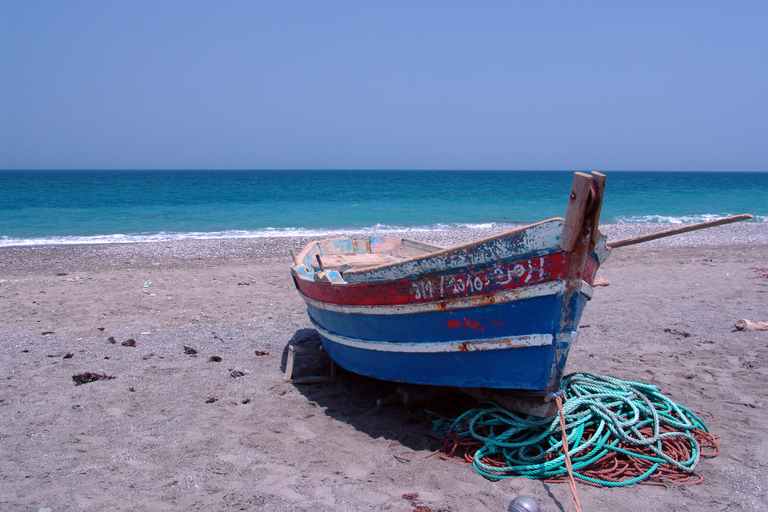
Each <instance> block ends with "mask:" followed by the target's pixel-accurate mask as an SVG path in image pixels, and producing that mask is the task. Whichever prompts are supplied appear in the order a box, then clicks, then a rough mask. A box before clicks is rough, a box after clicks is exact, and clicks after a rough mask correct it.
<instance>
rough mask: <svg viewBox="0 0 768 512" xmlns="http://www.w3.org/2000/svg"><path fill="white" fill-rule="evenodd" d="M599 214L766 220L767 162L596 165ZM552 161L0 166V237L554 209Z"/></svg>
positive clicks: (4, 241)
mask: <svg viewBox="0 0 768 512" xmlns="http://www.w3.org/2000/svg"><path fill="white" fill-rule="evenodd" d="M606 174H607V176H608V179H607V185H606V195H605V200H604V206H603V210H602V218H601V220H602V222H662V223H679V222H694V221H703V220H712V219H716V218H720V217H724V216H727V215H732V214H738V213H752V214H754V215H755V216H756V217H757V220H758V221H762V222H766V221H768V199H766V198H768V173H735V172H734V173H731V172H729V173H703V172H702V173H698V172H629V171H626V172H607V173H606ZM572 177H573V173H572V172H560V171H547V172H545V171H0V191H2V192H0V247H3V246H5V247H8V246H18V245H47V244H67V243H72V244H75V243H107V242H112V243H114V242H135V241H145V240H165V239H179V238H212V237H254V236H281V235H313V234H317V235H320V234H327V233H331V232H333V231H336V230H345V231H383V230H419V229H456V228H460V227H488V226H490V225H507V224H516V223H528V222H535V221H539V220H543V219H546V218H550V217H556V216H563V215H564V214H565V207H566V204H567V199H568V192H569V191H570V184H571V180H572Z"/></svg>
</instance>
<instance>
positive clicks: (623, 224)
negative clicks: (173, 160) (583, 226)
mask: <svg viewBox="0 0 768 512" xmlns="http://www.w3.org/2000/svg"><path fill="white" fill-rule="evenodd" d="M723 217H725V216H722V215H720V216H718V215H697V216H690V217H664V216H643V217H631V218H627V219H619V220H618V221H617V222H615V223H606V224H601V225H600V226H601V229H603V228H605V229H607V230H608V231H610V232H611V234H615V233H616V231H617V230H618V231H621V232H623V233H624V232H626V233H630V232H631V233H637V234H645V233H648V232H653V231H659V230H661V229H667V227H665V226H669V225H670V224H674V225H679V224H690V223H695V222H705V221H710V220H717V219H721V218H723ZM767 223H768V216H758V217H757V218H756V219H754V220H753V221H747V222H746V224H749V225H753V226H755V227H756V229H757V232H760V233H765V232H766V230H765V229H763V228H757V226H762V227H765V226H768V224H767ZM739 224H744V223H739ZM521 225H523V224H522V223H495V222H490V223H482V224H471V223H457V224H435V225H432V226H391V225H386V224H376V225H375V226H369V227H363V228H336V229H316V228H312V229H310V228H264V229H258V230H251V231H249V230H230V231H212V232H187V233H169V232H159V233H136V234H113V235H93V236H54V237H40V238H14V237H7V236H3V237H0V248H10V247H51V246H76V245H115V244H137V243H149V242H169V241H182V240H222V239H261V238H328V237H334V236H350V235H363V236H365V235H374V234H381V233H387V234H409V233H410V234H411V236H414V237H417V238H420V237H419V236H418V234H419V233H421V234H428V233H435V234H439V233H442V234H445V235H448V236H450V234H451V233H454V234H458V233H460V232H464V233H467V234H468V235H469V236H462V237H461V238H462V239H463V238H467V239H476V238H482V237H484V236H490V235H491V234H493V233H498V232H502V231H506V230H509V229H513V228H515V227H518V226H521ZM762 238H763V237H762V236H760V235H758V239H762ZM750 240H752V239H750Z"/></svg>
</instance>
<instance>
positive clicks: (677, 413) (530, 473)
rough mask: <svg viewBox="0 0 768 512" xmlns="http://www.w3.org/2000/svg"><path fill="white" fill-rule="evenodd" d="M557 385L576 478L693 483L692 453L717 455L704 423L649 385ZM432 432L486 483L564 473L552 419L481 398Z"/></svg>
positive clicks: (599, 381)
mask: <svg viewBox="0 0 768 512" xmlns="http://www.w3.org/2000/svg"><path fill="white" fill-rule="evenodd" d="M561 387H562V391H563V393H564V395H565V400H564V402H563V406H562V408H563V417H564V418H565V425H566V426H565V432H566V439H567V443H566V446H567V447H568V448H567V453H568V456H569V457H570V459H571V464H572V468H573V475H574V478H575V479H576V480H579V481H582V482H584V483H588V484H591V485H597V486H611V487H618V486H625V485H631V484H634V483H646V484H656V485H667V484H671V485H686V484H693V483H699V482H701V475H699V474H698V473H696V472H695V468H696V465H697V464H698V462H699V460H700V458H701V457H702V456H704V457H714V456H716V455H717V453H718V448H717V444H716V442H715V437H714V436H712V435H711V434H709V431H708V430H707V427H706V425H704V422H703V421H701V419H699V417H698V416H697V415H696V414H694V413H693V412H692V411H690V410H689V409H687V408H686V407H683V406H682V405H679V404H676V403H674V402H672V401H671V400H669V399H668V398H667V397H665V396H664V395H663V394H661V393H660V391H659V388H658V387H656V386H654V385H651V384H646V383H643V382H634V381H625V380H620V379H615V378H613V377H607V376H597V375H593V374H590V373H574V374H571V375H569V376H567V377H565V379H564V380H563V382H562V385H561ZM432 414H434V413H432ZM432 431H433V433H434V434H435V435H438V436H440V437H443V438H444V439H445V444H444V447H443V450H442V453H441V456H442V457H443V458H448V459H456V458H463V460H466V461H467V462H471V463H472V465H473V467H474V468H475V470H476V471H477V472H478V473H480V474H481V475H483V476H484V477H486V478H488V479H490V480H501V479H503V478H508V477H511V476H524V477H528V478H536V479H546V480H550V481H566V480H567V478H568V475H567V469H566V462H565V459H566V457H565V455H564V453H563V438H562V429H561V427H560V424H559V420H558V418H539V417H536V416H529V415H519V414H516V413H513V412H511V411H508V410H506V409H503V408H501V407H499V406H498V405H497V404H495V403H493V402H484V403H483V405H481V406H480V407H476V408H473V409H470V410H468V411H466V412H464V413H463V414H461V415H459V416H458V417H457V418H455V419H448V418H445V417H438V418H437V419H435V420H434V422H433V428H432ZM462 452H463V457H461V456H459V455H457V454H460V453H462Z"/></svg>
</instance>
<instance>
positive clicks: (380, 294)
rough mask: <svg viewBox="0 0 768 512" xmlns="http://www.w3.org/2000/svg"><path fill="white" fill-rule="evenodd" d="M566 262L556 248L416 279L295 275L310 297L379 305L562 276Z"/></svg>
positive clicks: (457, 296) (451, 296)
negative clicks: (329, 279) (338, 280)
mask: <svg viewBox="0 0 768 512" xmlns="http://www.w3.org/2000/svg"><path fill="white" fill-rule="evenodd" d="M569 263H570V255H569V254H567V253H561V252H558V253H554V254H550V255H547V256H542V257H538V258H531V259H526V260H521V261H515V262H512V263H506V264H502V265H493V266H483V267H479V268H477V269H476V270H471V269H465V270H464V271H461V272H452V273H450V274H440V275H433V276H430V277H424V278H421V279H416V280H411V279H401V280H399V281H389V282H383V283H345V284H332V283H323V282H318V281H309V280H307V279H302V278H301V277H300V276H299V275H295V276H294V277H295V280H296V283H297V286H298V288H299V291H301V293H303V294H304V295H306V296H307V297H309V298H311V299H314V300H317V301H320V302H328V303H332V304H340V305H350V306H352V305H354V306H379V305H398V304H414V303H423V302H436V301H440V300H445V299H460V298H465V297H475V296H480V295H488V294H489V293H493V292H497V291H504V290H512V289H515V288H522V287H525V286H531V285H535V284H541V283H546V282H549V281H553V280H556V279H565V278H566V276H567V274H568V265H569Z"/></svg>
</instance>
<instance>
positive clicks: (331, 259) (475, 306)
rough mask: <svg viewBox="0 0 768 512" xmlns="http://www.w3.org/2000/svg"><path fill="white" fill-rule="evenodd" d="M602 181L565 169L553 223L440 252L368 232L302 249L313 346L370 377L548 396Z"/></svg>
mask: <svg viewBox="0 0 768 512" xmlns="http://www.w3.org/2000/svg"><path fill="white" fill-rule="evenodd" d="M604 187H605V176H604V175H603V174H600V173H592V174H591V175H589V174H585V173H575V175H574V180H573V185H572V188H571V193H570V197H569V201H568V208H567V211H566V215H565V218H554V219H550V220H546V221H543V222H539V223H536V224H532V225H530V226H525V227H521V228H519V229H515V230H512V231H509V232H506V233H502V234H499V235H496V236H492V237H489V238H484V239H482V240H477V241H475V242H471V243H468V244H463V245H459V246H457V247H452V248H442V247H437V246H434V245H430V244H426V243H423V242H418V241H414V240H408V239H402V238H393V237H385V236H374V237H371V238H368V239H364V240H350V239H346V238H335V239H328V240H321V241H317V242H312V243H310V244H308V245H307V246H306V247H305V248H304V249H303V250H302V251H301V252H300V253H299V254H298V255H294V265H293V267H292V268H291V272H292V275H293V279H294V283H295V285H296V288H297V289H298V291H299V293H300V294H301V297H302V298H303V299H304V301H305V302H306V303H307V309H308V313H309V317H310V319H311V321H312V323H313V324H314V326H315V328H316V329H317V332H318V333H319V334H320V337H321V339H322V342H323V348H324V349H325V351H326V352H327V354H328V355H329V356H330V357H331V359H332V360H333V361H334V362H335V363H337V364H338V365H340V366H341V367H343V368H345V369H347V370H350V371H353V372H356V373H359V374H362V375H366V376H370V377H375V378H378V379H383V380H388V381H397V382H404V383H411V384H428V385H439V386H453V387H457V388H464V389H476V390H477V389H482V388H489V389H491V390H524V391H528V392H533V393H535V394H544V395H546V394H548V393H551V392H553V391H555V390H557V389H559V385H560V381H561V379H562V376H563V372H564V369H565V364H566V360H567V358H568V351H569V349H570V347H571V345H572V344H573V343H574V342H575V341H576V338H577V337H578V331H577V330H578V325H579V320H580V319H581V315H582V312H583V311H584V307H585V305H586V303H587V301H588V300H590V299H591V298H592V294H593V291H594V290H593V287H592V284H593V280H594V278H595V273H596V272H597V270H598V268H599V267H600V265H601V264H602V263H603V262H604V261H605V259H606V258H607V257H608V255H609V254H610V248H609V246H608V245H607V244H606V237H605V236H604V235H602V234H600V233H599V230H598V221H599V217H600V209H601V206H602V199H603V191H604Z"/></svg>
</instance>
